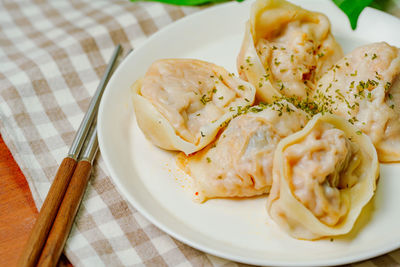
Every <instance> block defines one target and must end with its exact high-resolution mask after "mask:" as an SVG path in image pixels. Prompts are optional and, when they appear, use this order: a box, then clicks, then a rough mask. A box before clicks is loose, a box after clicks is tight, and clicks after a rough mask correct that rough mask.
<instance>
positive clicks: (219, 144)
mask: <svg viewBox="0 0 400 267" xmlns="http://www.w3.org/2000/svg"><path fill="white" fill-rule="evenodd" d="M306 122H307V119H306V115H305V114H304V113H303V112H302V111H300V110H297V109H296V108H295V107H294V106H293V105H291V104H289V103H287V102H281V103H276V104H275V105H268V106H253V107H250V108H248V110H247V113H246V114H244V115H241V116H238V117H236V118H234V119H233V120H232V121H231V122H230V123H229V125H228V127H227V128H226V129H225V130H224V131H223V132H222V133H221V134H220V136H219V138H218V139H217V140H216V142H215V143H212V144H210V145H208V146H207V147H206V148H204V149H203V150H201V151H199V152H197V153H195V154H193V155H190V156H189V157H188V158H187V160H186V171H187V172H188V173H189V175H190V176H191V177H192V178H193V180H194V185H195V191H196V192H197V193H196V195H197V197H198V200H200V201H201V202H202V201H204V200H206V199H210V198H217V197H250V196H256V195H261V194H264V193H268V192H269V189H270V187H271V184H272V161H273V155H274V151H275V147H276V145H277V144H278V142H279V141H280V140H281V139H282V138H284V137H286V136H288V135H290V134H292V133H294V132H296V131H298V130H300V129H301V128H302V127H304V125H305V124H306Z"/></svg>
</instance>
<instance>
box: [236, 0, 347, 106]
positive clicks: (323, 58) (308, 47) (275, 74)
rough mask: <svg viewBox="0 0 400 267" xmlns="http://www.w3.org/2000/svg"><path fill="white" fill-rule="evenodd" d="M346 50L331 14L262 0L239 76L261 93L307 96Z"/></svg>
mask: <svg viewBox="0 0 400 267" xmlns="http://www.w3.org/2000/svg"><path fill="white" fill-rule="evenodd" d="M342 56H343V52H342V49H341V47H340V45H339V44H338V43H337V42H336V41H335V39H334V38H333V36H332V34H331V30H330V23H329V21H328V18H327V17H326V16H325V15H323V14H321V13H318V12H312V11H308V10H304V9H302V8H301V7H299V6H296V5H293V4H291V3H289V2H286V1H284V0H257V1H256V2H255V3H254V4H253V6H252V10H251V15H250V20H249V21H248V22H247V25H246V31H245V36H244V40H243V43H242V47H241V51H240V53H239V55H238V58H237V67H238V71H239V74H240V77H241V78H242V79H244V80H247V81H249V82H250V83H252V84H253V85H254V86H255V87H256V90H257V98H258V99H260V100H262V101H266V102H268V103H272V102H273V101H274V100H275V99H274V96H281V95H284V96H288V97H293V96H294V97H299V98H305V97H306V96H307V94H310V92H312V90H313V89H314V87H315V83H316V81H317V80H318V79H319V77H320V76H322V74H323V73H324V72H325V71H326V70H327V69H328V68H329V67H331V66H332V65H333V64H334V63H335V62H336V61H337V60H339V59H340V58H341V57H342Z"/></svg>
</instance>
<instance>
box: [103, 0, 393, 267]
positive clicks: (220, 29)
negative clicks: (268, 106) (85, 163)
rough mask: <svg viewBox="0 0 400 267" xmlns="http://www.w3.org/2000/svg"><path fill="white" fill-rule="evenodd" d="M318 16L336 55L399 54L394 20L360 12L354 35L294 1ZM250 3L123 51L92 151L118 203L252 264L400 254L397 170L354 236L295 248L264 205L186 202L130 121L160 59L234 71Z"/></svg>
mask: <svg viewBox="0 0 400 267" xmlns="http://www.w3.org/2000/svg"><path fill="white" fill-rule="evenodd" d="M296 3H297V4H299V5H301V6H303V7H304V8H307V9H310V10H315V11H320V12H323V13H325V14H326V15H327V16H328V17H329V19H330V20H331V22H332V28H333V34H334V35H335V37H336V39H337V40H338V41H339V42H340V43H341V44H342V46H343V48H344V50H345V52H349V51H351V50H352V49H354V48H355V47H357V46H359V45H362V44H366V43H370V42H376V41H386V42H388V43H390V44H392V45H396V46H400V35H399V32H398V30H399V29H400V21H399V20H398V19H397V18H394V17H391V16H389V15H387V14H384V13H382V12H379V11H376V10H373V9H366V10H365V11H364V12H363V14H362V15H361V16H360V20H359V24H358V28H357V31H354V32H353V31H351V29H350V26H349V23H348V20H347V18H346V17H345V15H344V14H343V13H342V12H341V11H340V10H339V9H338V8H336V7H335V6H334V5H333V4H332V3H331V1H328V0H325V1H321V0H308V1H307V0H303V1H296ZM250 4H251V2H249V1H245V2H244V3H236V2H232V3H228V4H223V5H219V6H216V7H214V8H209V9H206V10H205V11H202V12H199V13H197V14H194V15H191V16H189V17H186V18H183V19H181V20H179V21H178V22H176V23H174V24H172V25H170V26H168V27H166V28H164V29H163V30H161V31H159V32H158V33H156V34H155V35H154V36H152V37H151V38H150V39H149V40H148V42H147V43H146V44H145V45H143V46H142V47H140V48H138V49H136V50H135V51H134V52H132V53H131V54H130V55H129V56H128V57H127V58H126V60H125V61H124V62H123V63H122V65H121V66H120V67H119V68H118V69H117V71H116V72H115V74H114V75H113V77H112V79H111V80H110V82H109V84H108V86H107V89H106V92H105V94H104V96H103V100H102V102H101V106H100V110H99V117H98V133H99V143H100V149H101V153H102V155H103V157H104V160H105V162H106V165H107V168H108V170H109V172H110V174H111V177H112V178H113V181H114V182H115V184H116V185H117V187H118V189H119V191H120V192H121V193H122V195H123V196H125V197H126V199H127V200H128V201H129V202H130V203H131V204H132V205H133V206H134V207H135V208H136V209H137V210H139V212H141V213H142V214H143V215H144V216H145V217H146V218H147V219H149V220H150V221H151V222H152V223H154V224H155V225H156V226H158V227H159V228H160V229H162V230H163V231H165V232H167V233H168V234H170V235H171V236H173V237H175V238H176V239H178V240H180V241H182V242H184V243H186V244H188V245H190V246H192V247H195V248H197V249H199V250H202V251H205V252H207V253H210V254H213V255H216V256H220V257H223V258H227V259H230V260H234V261H238V262H243V263H249V264H257V265H281V266H282V265H285V266H288V265H289V266H310V265H335V264H344V263H350V262H354V261H359V260H363V259H367V258H370V257H374V256H377V255H380V254H383V253H386V252H388V251H391V250H393V249H396V248H398V247H400V227H399V222H400V208H399V204H400V194H399V193H398V189H400V177H399V176H400V164H397V165H396V164H393V165H381V178H380V181H379V185H378V190H377V193H376V197H375V199H374V200H373V202H372V203H371V204H370V205H369V207H368V210H369V211H368V212H366V211H364V213H363V216H362V218H361V220H359V221H358V222H357V224H356V227H355V229H354V231H352V232H351V233H350V234H349V235H346V236H344V237H340V238H334V240H333V241H331V240H330V239H326V240H319V241H300V240H295V239H292V238H290V237H289V236H287V235H286V234H285V233H283V232H282V231H281V230H280V229H279V228H278V227H277V226H275V225H274V224H273V223H272V222H269V221H268V220H267V214H266V209H265V202H266V197H259V198H252V199H247V200H229V199H217V200H209V201H207V202H206V203H204V204H197V203H195V202H193V201H192V196H193V195H192V191H191V190H190V188H189V187H190V184H189V183H188V181H189V178H188V177H186V176H185V175H184V173H182V172H181V171H179V170H178V169H177V167H176V165H175V156H176V154H175V153H172V152H167V151H163V150H161V149H158V148H157V147H155V146H153V145H152V144H150V143H149V142H148V141H147V140H146V139H145V138H144V136H143V134H142V133H141V131H140V130H139V128H138V127H137V124H136V122H135V118H134V113H133V109H132V106H131V101H130V99H131V98H130V85H131V84H132V83H133V82H134V81H135V80H136V79H137V78H139V77H140V76H142V75H144V74H145V72H146V70H147V68H148V67H149V66H150V64H151V63H152V62H153V61H154V60H156V59H160V58H171V57H175V58H197V59H203V60H207V61H210V62H214V63H216V64H218V65H221V66H223V67H225V68H226V69H227V70H228V71H230V72H235V73H236V65H235V62H236V55H237V54H238V52H239V48H240V45H241V41H242V37H243V33H244V23H245V21H246V20H247V19H248V17H249V10H250Z"/></svg>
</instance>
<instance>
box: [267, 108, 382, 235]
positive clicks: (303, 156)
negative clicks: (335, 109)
mask: <svg viewBox="0 0 400 267" xmlns="http://www.w3.org/2000/svg"><path fill="white" fill-rule="evenodd" d="M378 175H379V164H378V159H377V153H376V150H375V148H374V146H373V145H372V143H371V140H370V139H369V138H368V136H366V135H364V134H362V133H361V132H360V131H359V130H358V129H357V128H355V127H354V126H353V125H351V124H350V123H349V122H347V121H346V120H345V119H343V118H341V117H339V116H336V115H331V114H328V115H324V116H322V115H321V114H319V115H316V116H314V118H313V119H312V120H311V121H309V122H308V124H307V125H306V127H305V128H304V129H303V130H301V131H299V132H297V133H295V134H293V135H291V136H289V137H287V138H285V139H283V140H282V141H281V142H280V143H279V144H278V146H277V149H276V151H275V156H274V165H273V185H272V188H271V193H270V195H269V197H268V200H267V210H268V213H269V215H270V217H271V218H272V219H273V220H274V221H275V222H276V223H277V224H278V225H279V226H280V227H281V228H282V229H283V230H285V231H286V232H287V233H288V234H289V235H291V236H292V237H294V238H298V239H307V240H313V239H318V238H322V237H326V236H335V235H343V234H346V233H348V232H349V231H350V230H351V229H352V227H353V225H354V223H355V221H356V219H357V218H358V216H359V215H360V213H361V210H362V209H363V207H364V206H365V205H366V204H367V203H368V202H369V201H370V199H371V198H372V197H373V195H374V192H375V189H376V180H377V178H378Z"/></svg>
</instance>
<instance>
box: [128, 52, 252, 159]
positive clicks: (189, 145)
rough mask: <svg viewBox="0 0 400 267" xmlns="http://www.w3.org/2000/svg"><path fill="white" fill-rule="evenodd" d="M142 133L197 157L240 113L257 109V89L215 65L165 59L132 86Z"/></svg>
mask: <svg viewBox="0 0 400 267" xmlns="http://www.w3.org/2000/svg"><path fill="white" fill-rule="evenodd" d="M132 92H133V94H132V95H133V107H134V110H135V114H136V118H137V122H138V125H139V127H140V129H141V130H142V131H143V133H144V134H145V136H146V137H147V139H149V140H150V141H151V142H152V143H153V144H155V145H157V146H159V147H161V148H163V149H167V150H178V151H183V152H184V153H186V154H190V153H193V152H196V151H198V150H200V149H202V148H203V147H205V146H206V145H207V144H209V143H210V142H212V141H213V140H214V138H215V136H216V135H217V134H218V132H219V130H220V129H221V128H222V127H225V126H226V123H227V122H228V121H229V120H230V119H231V118H232V117H233V115H234V114H235V113H236V112H237V109H238V107H239V106H240V107H244V106H247V105H251V104H253V102H254V98H255V89H254V87H253V86H252V85H251V84H249V83H247V82H245V81H242V80H241V79H239V78H238V77H235V76H234V75H233V74H231V73H228V72H227V71H226V70H225V69H224V68H222V67H219V66H217V65H215V64H212V63H208V62H205V61H201V60H195V59H163V60H158V61H156V62H154V63H153V64H152V65H151V66H150V68H149V69H148V71H147V73H146V75H145V76H144V77H143V78H142V79H139V80H138V81H136V82H135V83H134V84H133V86H132Z"/></svg>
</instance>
